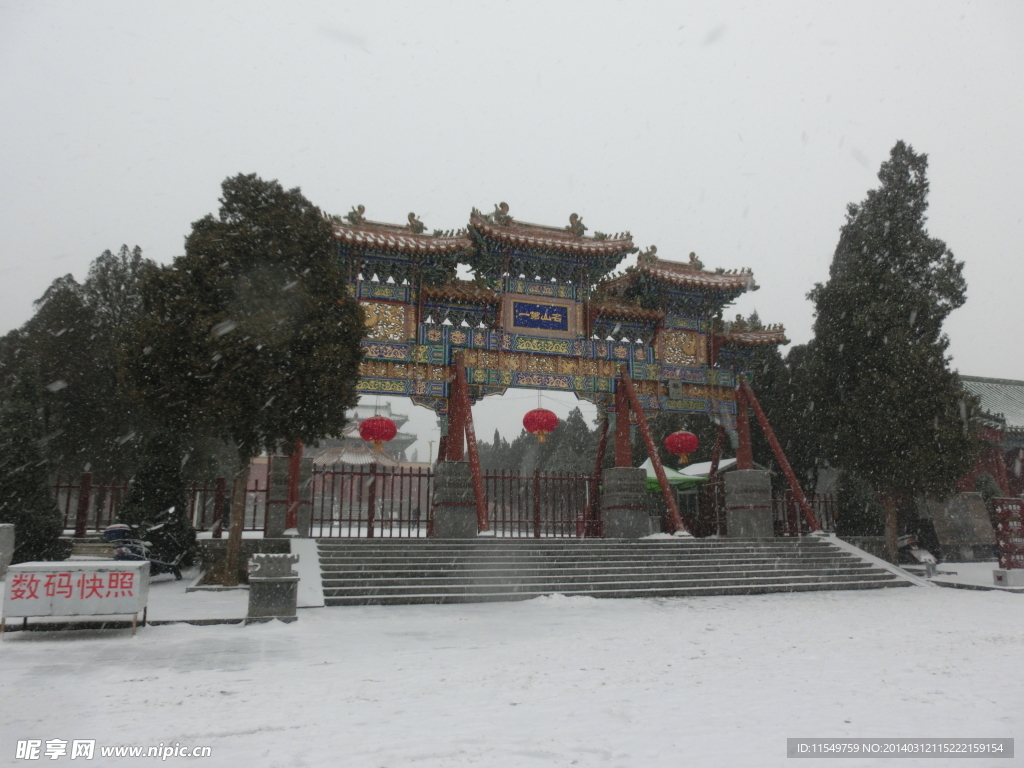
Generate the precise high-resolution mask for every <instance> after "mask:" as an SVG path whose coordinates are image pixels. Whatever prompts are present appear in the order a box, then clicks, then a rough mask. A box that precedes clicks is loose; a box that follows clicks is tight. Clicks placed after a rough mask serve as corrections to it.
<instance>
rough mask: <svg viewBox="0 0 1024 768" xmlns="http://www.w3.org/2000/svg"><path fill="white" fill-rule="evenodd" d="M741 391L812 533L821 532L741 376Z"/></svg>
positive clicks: (750, 390)
mask: <svg viewBox="0 0 1024 768" xmlns="http://www.w3.org/2000/svg"><path fill="white" fill-rule="evenodd" d="M740 389H741V390H742V392H743V394H744V395H746V398H747V400H749V401H750V407H751V408H753V409H754V415H755V416H757V421H758V422H759V423H760V424H761V429H762V430H764V435H765V437H767V438H768V444H769V445H771V447H772V452H773V453H774V454H775V459H776V461H778V462H779V466H780V467H782V473H783V474H784V475H785V476H786V480H787V481H788V482H789V487H790V490H792V491H793V496H795V497H796V500H797V503H798V504H799V505H800V509H801V510H803V513H804V517H805V518H806V519H807V524H808V525H809V526H810V527H811V530H812V531H820V530H821V526H820V525H818V518H816V517H815V516H814V511H813V510H812V509H811V505H810V504H808V503H807V497H806V496H804V492H803V489H801V488H800V483H799V482H798V481H797V479H796V475H795V474H794V473H793V468H792V467H790V466H789V460H788V459H787V458H786V454H785V452H784V451H783V450H782V446H781V445H780V444H779V441H778V440H777V439H776V438H775V432H774V431H773V430H772V425H771V424H769V423H768V417H767V416H765V415H764V411H762V410H761V404H760V403H758V402H757V396H756V395H755V394H754V390H753V389H751V387H750V384H748V383H747V380H746V379H745V378H744V377H742V376H740Z"/></svg>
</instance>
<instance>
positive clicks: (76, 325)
mask: <svg viewBox="0 0 1024 768" xmlns="http://www.w3.org/2000/svg"><path fill="white" fill-rule="evenodd" d="M151 266H152V263H151V262H147V261H145V260H144V259H143V258H142V252H141V251H140V250H139V248H138V247H136V248H135V249H134V250H132V251H129V249H128V247H127V246H122V247H121V250H120V252H119V253H118V254H116V255H115V254H112V253H111V252H110V251H105V252H104V253H103V254H101V255H100V256H99V258H97V259H96V260H95V261H94V262H93V264H92V267H91V268H90V271H89V276H88V278H87V279H86V281H85V282H84V283H82V284H80V283H78V282H77V281H76V280H75V279H74V277H72V276H71V275H65V276H64V277H61V278H58V279H57V280H54V282H53V283H52V284H51V285H50V287H49V288H47V290H46V292H45V293H44V294H43V295H42V297H41V298H40V299H39V300H38V301H37V302H36V303H35V308H36V311H35V314H34V315H33V316H32V318H31V319H29V320H28V322H26V323H25V324H24V326H23V327H22V328H21V329H20V330H19V331H16V332H12V333H9V334H7V336H5V337H4V339H3V340H2V341H0V372H2V376H0V379H3V380H6V381H8V382H10V381H14V380H18V379H25V378H26V377H29V376H31V377H34V379H35V382H36V385H37V386H38V387H39V388H40V391H41V392H42V398H43V399H42V418H43V422H44V426H43V429H44V431H45V433H46V434H47V435H51V436H52V437H53V438H56V437H59V439H52V438H51V439H50V440H49V441H47V443H46V445H45V447H44V454H45V455H46V457H47V458H48V459H49V461H50V463H51V467H52V468H53V469H56V470H57V471H63V472H81V471H88V470H91V471H93V472H97V473H100V474H108V475H109V474H117V475H122V476H125V475H129V474H130V473H131V471H132V469H133V468H134V465H135V462H136V460H137V455H138V447H139V445H140V444H141V440H142V437H143V435H144V434H145V433H146V432H147V431H148V424H147V423H146V420H145V418H144V415H143V414H142V413H141V411H140V410H139V409H138V408H136V407H135V404H134V403H133V402H132V401H131V400H130V399H129V398H128V397H126V396H125V394H124V391H123V389H122V387H121V386H120V385H119V382H118V378H117V373H118V371H117V357H118V346H119V344H120V343H121V337H122V335H123V333H124V330H125V328H126V327H127V325H128V324H129V323H130V322H131V320H132V319H133V318H134V317H135V315H137V313H138V310H139V301H140V297H139V293H138V285H139V279H140V276H141V274H142V273H143V272H144V271H145V269H147V268H148V267H151ZM2 386H3V384H2V383H0V387H2Z"/></svg>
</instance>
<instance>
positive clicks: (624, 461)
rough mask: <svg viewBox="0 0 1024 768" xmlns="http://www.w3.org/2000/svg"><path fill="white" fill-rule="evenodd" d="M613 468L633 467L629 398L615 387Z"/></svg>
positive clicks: (623, 389) (620, 388)
mask: <svg viewBox="0 0 1024 768" xmlns="http://www.w3.org/2000/svg"><path fill="white" fill-rule="evenodd" d="M615 466H616V467H631V466H633V449H632V447H631V446H630V444H629V398H627V397H626V390H625V388H624V387H621V386H619V385H618V384H616V386H615Z"/></svg>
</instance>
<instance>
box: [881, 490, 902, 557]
mask: <svg viewBox="0 0 1024 768" xmlns="http://www.w3.org/2000/svg"><path fill="white" fill-rule="evenodd" d="M882 499H883V503H884V505H885V559H886V560H888V561H889V562H890V563H892V564H893V565H899V564H900V555H899V546H898V544H897V541H896V539H897V537H898V535H899V533H898V529H897V527H896V500H895V499H894V498H893V496H892V494H891V493H886V494H883V495H882Z"/></svg>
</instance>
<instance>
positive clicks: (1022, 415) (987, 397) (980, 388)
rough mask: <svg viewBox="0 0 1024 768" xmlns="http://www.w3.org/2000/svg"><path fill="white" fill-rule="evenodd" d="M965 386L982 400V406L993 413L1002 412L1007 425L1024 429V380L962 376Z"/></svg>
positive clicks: (1016, 430)
mask: <svg viewBox="0 0 1024 768" xmlns="http://www.w3.org/2000/svg"><path fill="white" fill-rule="evenodd" d="M960 380H961V381H962V382H963V383H964V387H965V388H966V389H967V391H968V392H970V393H971V394H973V395H976V396H977V397H978V398H979V399H980V400H981V407H982V409H983V410H984V411H987V412H988V413H990V414H992V415H996V414H1002V416H1003V418H1005V419H1006V426H1007V428H1008V429H1010V430H1012V431H1014V432H1021V431H1024V381H1014V380H1012V379H987V378H983V377H981V376H961V377H960Z"/></svg>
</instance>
